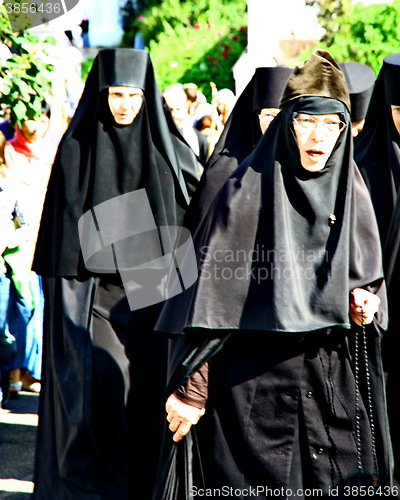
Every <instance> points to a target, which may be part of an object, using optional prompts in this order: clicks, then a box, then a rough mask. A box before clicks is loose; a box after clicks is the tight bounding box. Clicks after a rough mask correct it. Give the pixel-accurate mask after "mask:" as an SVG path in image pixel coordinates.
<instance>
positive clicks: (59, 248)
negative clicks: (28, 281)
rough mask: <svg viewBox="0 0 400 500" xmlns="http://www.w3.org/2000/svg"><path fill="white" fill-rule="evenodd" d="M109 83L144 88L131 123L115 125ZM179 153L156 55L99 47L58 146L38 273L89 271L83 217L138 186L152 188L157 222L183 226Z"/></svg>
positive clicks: (149, 194) (185, 199)
mask: <svg viewBox="0 0 400 500" xmlns="http://www.w3.org/2000/svg"><path fill="white" fill-rule="evenodd" d="M110 86H133V87H140V88H141V89H142V90H143V92H144V98H143V105H142V107H141V109H140V111H139V113H138V115H137V117H136V118H135V120H134V121H133V123H132V124H130V125H127V126H121V125H118V124H116V122H115V120H114V118H113V116H112V114H111V111H110V109H109V105H108V87H110ZM182 145H183V143H182ZM184 147H185V148H186V146H184ZM177 151H179V150H178V149H177V148H174V144H173V140H172V138H171V134H170V131H169V129H168V125H167V121H166V119H165V115H164V111H163V108H162V99H161V93H160V91H159V89H158V88H157V84H156V81H155V76H154V71H153V66H152V63H151V60H150V56H149V54H148V53H147V52H145V51H140V50H133V49H115V50H114V49H105V50H100V51H99V53H98V55H97V56H96V58H95V60H94V62H93V66H92V69H91V71H90V73H89V75H88V78H87V81H86V84H85V88H84V91H83V94H82V98H81V100H80V102H79V105H78V107H77V110H76V112H75V115H74V117H73V118H72V120H71V123H70V125H69V127H68V129H67V131H66V132H65V134H64V136H63V138H62V140H61V142H60V145H59V149H58V152H57V156H56V159H55V162H54V166H53V169H52V174H51V177H50V182H49V186H48V191H47V196H46V200H45V205H44V210H43V216H42V222H41V227H40V232H39V238H38V242H37V248H36V255H35V260H34V269H35V271H36V272H37V273H38V274H41V275H44V276H78V275H81V274H82V273H84V272H85V268H84V264H83V260H82V256H81V251H80V242H79V235H78V220H79V219H80V217H81V216H82V215H83V214H84V213H85V212H87V211H88V210H90V209H92V208H93V207H95V206H96V205H98V204H100V203H103V202H105V201H107V200H111V199H112V198H115V197H118V196H120V195H123V194H126V193H130V192H132V191H135V190H138V189H145V190H146V194H147V197H148V199H149V201H150V205H151V210H152V212H153V215H154V220H155V222H156V224H157V226H166V225H167V226H168V225H169V226H174V225H177V224H180V222H181V219H182V216H183V213H184V210H185V209H186V207H187V203H188V195H187V189H186V185H185V181H184V179H183V175H182V168H181V165H180V162H181V158H180V157H179V156H178V155H179V152H177ZM114 216H115V219H116V220H115V223H116V224H123V223H124V222H123V221H122V219H121V217H122V214H114ZM126 217H128V218H129V214H128V215H126Z"/></svg>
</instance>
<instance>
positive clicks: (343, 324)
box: [153, 51, 391, 500]
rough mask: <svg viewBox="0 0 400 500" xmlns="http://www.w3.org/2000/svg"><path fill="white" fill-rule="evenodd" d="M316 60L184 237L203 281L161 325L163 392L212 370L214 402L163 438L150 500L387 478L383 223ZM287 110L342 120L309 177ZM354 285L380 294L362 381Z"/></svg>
mask: <svg viewBox="0 0 400 500" xmlns="http://www.w3.org/2000/svg"><path fill="white" fill-rule="evenodd" d="M317 54H318V55H317V56H314V57H313V58H312V59H311V61H313V62H314V63H315V64H314V69H315V70H316V71H314V72H313V73H311V74H310V73H307V72H306V71H304V73H303V75H302V74H301V72H300V75H299V78H296V79H294V81H293V84H292V86H288V89H287V91H286V92H287V96H286V99H285V101H284V105H283V108H282V111H281V113H280V114H279V115H278V116H277V117H276V118H275V119H274V120H273V122H272V124H271V125H270V127H269V129H268V132H267V133H266V134H265V135H264V136H263V138H262V139H261V140H260V142H259V144H258V145H257V147H256V149H255V150H254V152H253V153H252V154H251V155H250V156H249V157H248V158H246V159H245V160H244V161H243V162H242V164H241V165H240V166H239V167H238V169H237V170H236V171H235V172H234V173H233V174H232V175H231V176H230V178H229V179H228V180H227V181H226V182H225V184H224V185H223V187H222V189H221V190H220V192H219V193H218V195H217V197H216V199H215V201H214V203H213V204H212V206H211V208H210V210H209V212H208V214H207V215H206V217H204V219H203V221H202V223H201V224H200V226H199V229H198V231H197V232H196V234H195V235H194V243H195V248H196V250H197V252H198V262H199V278H198V280H197V282H196V284H195V285H194V286H193V287H192V288H191V289H190V290H188V291H187V292H186V293H184V294H181V295H179V296H176V297H174V298H172V299H170V300H169V301H168V302H167V303H166V304H165V306H164V308H163V310H162V313H161V315H160V319H159V321H158V323H157V327H156V328H157V330H159V331H164V332H168V333H169V334H170V335H172V336H175V338H176V339H177V340H176V342H175V344H173V346H172V348H171V362H170V369H171V375H170V384H169V388H168V389H169V390H170V391H171V392H172V391H175V390H176V388H178V387H179V385H180V384H182V383H184V382H185V380H186V379H187V378H188V377H190V376H191V374H192V373H194V372H195V371H197V370H198V369H199V367H200V366H201V365H202V364H204V363H205V362H208V365H209V398H208V401H207V406H206V413H205V416H204V417H202V418H201V419H200V421H199V423H198V424H197V425H196V426H195V427H194V428H192V430H191V431H190V433H189V434H188V436H187V437H186V438H185V439H184V440H183V442H180V443H178V444H174V443H173V442H172V436H171V433H170V432H169V431H168V430H166V435H165V441H164V447H165V450H164V451H165V453H166V457H167V458H165V460H164V464H166V465H165V466H164V467H163V468H161V470H160V487H159V488H158V489H157V490H156V492H155V495H154V497H153V500H160V499H168V500H170V499H175V498H179V499H181V498H185V499H187V498H195V497H196V494H198V492H199V491H200V489H199V488H205V489H206V493H205V495H206V494H209V495H210V492H213V491H214V488H215V491H214V493H212V494H211V496H212V497H213V498H217V496H218V494H220V495H221V496H222V492H225V493H227V494H226V498H243V499H244V498H247V497H248V495H249V494H250V492H252V494H253V495H254V496H253V497H252V498H259V499H262V498H270V497H271V496H272V495H273V496H274V497H276V498H286V494H287V489H288V488H291V489H292V491H295V490H296V489H297V488H319V494H321V492H322V491H323V493H324V495H326V496H329V488H331V487H334V486H336V485H339V484H341V485H343V484H346V482H348V483H351V481H353V480H354V481H361V483H362V484H364V485H365V484H372V483H371V482H370V477H371V476H372V475H373V474H374V473H379V480H380V484H381V485H390V484H391V448H390V442H389V439H388V425H387V415H386V401H385V394H384V381H383V371H382V363H381V351H380V342H381V336H382V334H383V333H384V331H385V328H386V300H385V285H384V281H383V271H382V265H381V251H380V244H379V236H378V229H377V226H376V221H375V216H374V212H373V208H372V205H371V201H370V197H369V193H368V191H367V189H366V186H365V183H364V181H363V179H362V177H361V175H360V173H359V171H358V169H357V167H356V166H355V163H354V161H353V156H352V152H353V151H352V137H351V130H350V116H349V112H348V107H349V106H348V95H347V98H346V95H343V97H342V94H341V93H340V90H341V88H343V87H341V85H343V86H344V83H343V84H341V83H340V77H341V73H339V72H338V71H336V69H335V68H336V67H337V65H336V63H334V62H332V59H331V58H330V56H329V54H327V53H326V52H322V51H319V52H318V53H317ZM332 67H333V68H332ZM295 71H296V70H295ZM317 76H318V81H317V82H316V80H317V78H316V77H317ZM293 78H294V77H293ZM342 78H343V77H342ZM307 79H308V80H307ZM310 81H311V84H314V82H316V83H315V88H312V89H311V90H310V87H311V84H310ZM289 82H290V80H289ZM343 82H344V80H343ZM296 85H297V87H300V88H296ZM324 95H325V96H327V97H323V96H324ZM314 96H321V97H314ZM335 96H338V99H340V100H341V101H343V102H345V103H346V104H347V106H345V105H344V104H343V102H341V101H340V100H336V99H334V98H332V97H335ZM297 111H302V112H305V113H310V114H327V113H339V115H340V117H341V119H342V120H343V121H344V122H345V123H346V124H347V127H346V129H345V130H344V131H343V132H342V133H341V135H340V137H339V139H338V141H337V143H336V146H335V148H334V150H333V152H332V154H331V156H330V158H329V159H328V161H327V163H326V166H325V167H324V168H323V169H322V170H321V171H319V172H315V173H312V172H309V171H307V170H305V169H304V168H303V167H302V166H301V164H300V157H299V150H298V147H297V145H296V139H295V135H294V130H293V125H292V118H293V113H295V112H297ZM333 216H334V217H333ZM356 287H368V289H369V290H371V291H374V292H376V293H377V294H378V295H379V297H380V298H381V307H380V311H379V312H378V313H377V314H376V316H375V319H374V322H373V324H371V325H368V326H367V327H366V328H365V330H366V340H365V343H366V345H367V357H368V362H367V366H368V372H369V377H367V376H366V367H365V365H363V362H361V361H360V360H361V359H363V355H364V352H365V349H364V346H363V347H362V348H361V349H360V347H358V349H356V338H357V339H358V343H359V344H360V345H361V344H362V343H363V342H362V340H361V339H360V338H359V335H360V328H359V327H356V326H355V325H354V324H352V323H351V320H350V318H349V294H350V292H351V290H353V289H354V288H356ZM357 332H358V333H357ZM356 335H357V337H356ZM356 353H358V354H357V355H356ZM357 356H359V359H358V358H357ZM356 365H357V366H358V368H357V369H356ZM356 377H359V379H360V383H359V391H360V394H359V395H357V396H356V394H357V391H356ZM367 380H368V381H369V382H368V384H367V382H366V381H367ZM367 385H369V386H370V389H371V390H370V393H368V391H367V387H366V386H367ZM369 400H371V405H369V403H368V401H369ZM370 412H372V413H371V414H370V415H369V413H370ZM370 417H372V420H373V422H372V423H373V429H374V430H373V432H372V431H371V425H370V420H369V418H370ZM357 422H359V426H358V425H357ZM358 437H359V440H358ZM374 448H375V451H376V453H374V452H373V449H374ZM199 463H200V464H201V467H198V464H199ZM162 481H164V483H162ZM224 488H225V490H224ZM257 488H259V489H258V490H257ZM263 488H264V489H263ZM266 488H273V489H274V493H272V494H271V490H269V492H268V491H267V490H266ZM279 489H281V490H280V493H279V492H278V491H279ZM207 492H208V493H207ZM216 492H219V493H218V494H217V493H216ZM255 492H256V493H255Z"/></svg>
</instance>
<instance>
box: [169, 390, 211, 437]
mask: <svg viewBox="0 0 400 500" xmlns="http://www.w3.org/2000/svg"><path fill="white" fill-rule="evenodd" d="M165 409H166V411H167V420H168V422H169V429H170V430H171V431H172V432H174V435H173V437H172V439H173V440H174V441H175V442H178V441H180V440H181V439H182V438H183V437H184V436H186V434H187V433H188V432H189V430H190V428H191V427H192V425H195V424H197V422H198V421H199V419H200V417H202V416H203V415H204V413H205V409H204V408H203V409H200V408H196V407H195V406H191V405H188V404H186V403H183V402H182V401H180V400H179V399H178V398H177V397H175V396H174V395H173V394H171V396H170V397H169V398H168V400H167V403H166V405H165Z"/></svg>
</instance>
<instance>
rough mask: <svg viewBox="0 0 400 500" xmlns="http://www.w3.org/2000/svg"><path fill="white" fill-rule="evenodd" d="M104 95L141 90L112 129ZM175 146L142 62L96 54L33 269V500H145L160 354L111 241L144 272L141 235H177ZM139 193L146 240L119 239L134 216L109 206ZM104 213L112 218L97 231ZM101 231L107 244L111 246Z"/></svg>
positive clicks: (153, 310)
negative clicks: (40, 299)
mask: <svg viewBox="0 0 400 500" xmlns="http://www.w3.org/2000/svg"><path fill="white" fill-rule="evenodd" d="M110 86H135V87H139V88H141V89H142V90H143V93H144V98H143V104H142V107H141V109H140V111H139V113H138V115H137V117H136V118H135V120H134V121H133V123H132V124H130V125H127V126H121V125H117V124H116V123H115V121H114V119H113V117H112V114H111V111H110V108H109V105H108V102H107V94H108V87H110ZM173 144H174V142H173V139H172V137H171V134H170V132H169V129H168V125H167V121H166V119H165V115H164V112H163V109H162V99H161V93H160V92H159V90H158V88H157V85H156V81H155V77H154V72H153V67H152V63H151V60H150V57H149V54H148V53H147V52H145V51H139V50H133V49H116V50H112V49H106V50H100V51H99V53H98V55H97V57H96V59H95V61H94V63H93V67H92V69H91V71H90V73H89V75H88V78H87V82H86V85H85V88H84V91H83V95H82V98H81V101H80V103H79V105H78V108H77V110H76V113H75V115H74V117H73V119H72V121H71V124H70V126H69V128H68V129H67V131H66V133H65V134H64V136H63V138H62V140H61V143H60V146H59V149H58V152H57V155H56V159H55V163H54V166H53V169H52V174H51V178H50V182H49V187H48V192H47V196H46V201H45V205H44V211H43V217H42V222H41V227H40V232H39V238H38V244H37V249H36V254H35V259H34V270H35V271H36V272H37V273H38V274H39V275H41V276H42V277H43V283H44V291H45V332H44V346H45V347H44V356H43V381H42V392H41V398H40V407H39V427H38V439H37V447H36V458H35V470H34V481H35V491H34V498H35V500H49V499H50V498H53V499H57V500H71V499H74V500H80V499H86V498H87V499H89V498H90V499H95V498H96V499H99V500H100V499H101V500H106V499H107V500H109V499H116V498H117V499H118V500H128V499H131V498H141V499H146V498H150V494H151V490H152V487H153V484H154V482H155V468H156V463H157V457H158V446H159V439H160V432H161V428H162V422H163V419H164V397H163V396H164V392H165V376H166V372H165V369H166V347H167V346H166V339H165V338H164V337H163V336H161V335H159V334H155V333H153V326H154V323H155V321H156V318H157V315H158V311H159V307H160V304H159V303H157V300H156V301H155V302H154V303H152V305H149V306H147V307H141V308H136V309H135V308H133V307H132V304H131V303H128V298H127V293H126V291H125V286H124V285H125V284H124V283H123V282H122V279H121V276H122V275H121V274H120V273H119V272H118V270H121V272H122V267H123V266H124V264H122V265H120V261H119V260H118V258H117V254H116V250H117V247H118V245H117V243H118V242H117V241H116V240H117V239H120V240H121V241H124V242H126V244H127V246H126V247H125V250H126V254H127V255H128V257H130V256H132V257H133V258H134V260H135V263H136V264H137V263H139V264H141V263H143V262H147V261H148V260H151V258H152V252H153V248H152V246H151V245H152V243H151V242H152V241H153V242H154V241H155V240H154V238H150V239H147V238H146V236H148V235H149V234H150V235H152V236H154V233H157V231H158V229H159V228H160V227H162V226H164V227H171V226H172V227H174V226H178V225H180V224H181V221H182V216H183V213H184V210H185V209H186V207H187V203H188V195H187V189H186V185H185V182H184V178H183V174H182V169H181V164H180V162H181V161H182V158H183V159H184V158H188V157H189V152H188V151H186V152H185V156H183V155H182V156H180V155H179V151H180V150H179V148H177V147H174V145H173ZM175 146H176V143H175ZM182 146H183V148H184V149H186V150H187V149H188V148H187V147H186V145H185V144H183V143H182ZM193 157H194V155H193ZM138 193H141V195H142V198H140V199H143V200H144V201H145V204H146V207H147V209H148V212H151V215H152V228H155V229H154V230H153V231H147V233H143V234H142V232H140V234H138V235H133V237H132V238H128V237H127V234H128V233H129V230H130V229H131V228H132V227H134V225H136V226H137V225H138V224H139V225H140V224H142V220H141V219H142V212H141V210H142V207H141V206H140V205H137V204H136V205H134V208H133V209H131V207H130V206H128V207H127V208H126V207H125V206H124V204H123V203H122V204H120V205H118V203H117V204H115V203H116V202H119V200H127V199H128V198H129V197H130V196H131V195H132V194H134V195H135V196H136V195H137V194H138ZM109 203H111V205H107V204H109ZM106 205H107V206H112V207H114V209H113V210H111V211H110V210H109V211H108V212H107V213H106V216H107V217H106V219H105V221H106V224H103V225H102V226H101V225H100V219H99V218H98V217H99V216H100V215H101V213H102V212H101V208H102V207H104V206H106ZM118 206H119V207H120V208H119V209H118ZM115 207H117V209H116V208H115ZM146 213H147V212H146ZM88 214H89V215H91V220H92V221H94V225H93V228H94V229H95V230H94V232H93V233H91V236H93V234H94V235H96V234H97V235H98V238H99V241H101V242H102V246H104V248H105V249H106V250H107V251H108V250H112V253H111V254H108V253H107V252H106V254H105V255H111V261H107V259H106V262H102V261H101V259H100V260H99V261H98V262H97V268H98V269H96V265H94V266H88V267H89V269H87V267H86V266H85V263H86V264H88V262H89V260H86V258H85V260H84V252H83V249H84V246H83V241H84V239H83V240H82V241H80V237H81V238H82V236H83V237H85V236H87V235H86V233H85V231H83V232H82V231H81V233H79V228H81V227H82V224H81V221H82V220H83V221H85V220H87V215H88ZM83 216H85V217H86V218H85V217H83ZM95 216H96V217H95ZM89 222H90V221H89ZM103 222H104V221H103ZM85 228H86V227H85V225H83V229H84V230H85ZM93 228H92V229H93ZM125 230H126V231H127V232H128V233H126V232H125ZM145 230H146V228H142V231H145ZM107 231H108V232H109V233H110V234H111V235H113V238H112V239H111V245H108V246H107V243H106V242H105V241H104V236H105V233H107ZM128 236H129V234H128ZM135 236H136V237H135ZM157 241H158V243H160V240H159V238H157ZM149 242H150V245H149ZM86 243H87V242H86ZM89 243H90V244H91V243H92V241H91V240H90V241H89ZM81 245H82V251H81ZM89 247H90V245H89ZM86 250H88V248H86ZM89 250H90V248H89ZM88 253H89V254H90V252H88ZM94 255H95V256H96V255H100V256H101V255H104V251H103V253H102V252H101V251H100V252H97V254H96V253H95V254H94ZM86 257H87V256H86ZM99 262H100V265H99ZM106 264H107V265H108V267H107V265H106ZM146 272H147V274H146V275H145V278H144V280H145V281H146V279H147V278H148V280H151V279H152V275H150V274H149V273H151V272H152V269H151V265H149V266H148V268H146ZM146 277H147V278H146ZM156 285H157V283H156ZM140 287H141V284H140V282H139V283H138V284H137V288H138V289H139V290H140ZM154 291H155V293H157V291H158V289H157V286H155V287H154ZM149 304H150V302H149ZM143 415H145V419H143Z"/></svg>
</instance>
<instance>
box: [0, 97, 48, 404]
mask: <svg viewBox="0 0 400 500" xmlns="http://www.w3.org/2000/svg"><path fill="white" fill-rule="evenodd" d="M57 145H58V143H57V141H55V140H53V138H52V137H51V134H50V106H49V105H48V104H47V103H46V102H43V103H42V115H41V116H40V117H39V118H37V119H36V120H25V121H24V122H23V123H22V125H21V126H20V127H19V126H18V125H16V126H15V135H14V137H13V139H12V140H10V141H8V142H7V145H6V147H5V162H6V166H7V177H9V180H10V182H11V185H13V186H15V190H16V204H15V208H14V217H13V223H14V227H15V237H14V238H13V240H12V241H9V242H8V245H7V249H6V250H5V251H4V252H3V258H4V261H5V263H6V266H7V268H8V273H9V277H10V279H11V291H10V298H9V301H10V304H9V328H10V331H11V333H12V334H13V335H14V336H15V338H16V354H15V356H14V357H13V359H12V360H11V361H10V363H9V365H8V366H6V367H5V369H8V370H9V371H10V375H9V382H10V386H9V390H10V395H11V394H12V395H16V394H17V393H18V392H19V391H20V390H21V389H24V390H30V391H33V392H39V391H40V380H41V370H42V338H43V308H44V299H43V290H42V283H41V278H40V277H39V276H38V275H37V274H36V273H35V272H33V271H32V270H31V267H32V260H33V254H34V252H35V246H36V239H37V234H38V231H39V224H40V218H41V214H42V209H43V203H44V198H45V195H46V190H47V183H48V180H49V176H50V171H51V167H52V164H53V160H54V156H55V152H56V148H57Z"/></svg>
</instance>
